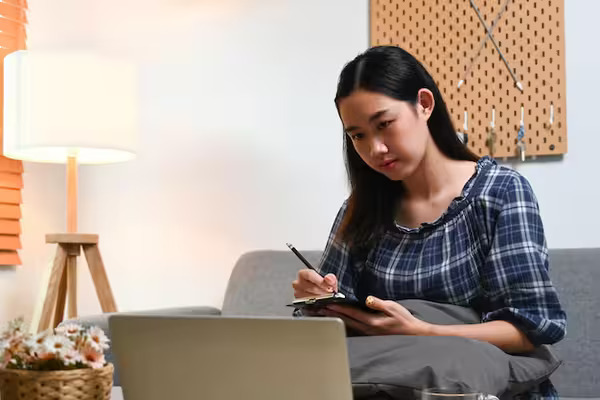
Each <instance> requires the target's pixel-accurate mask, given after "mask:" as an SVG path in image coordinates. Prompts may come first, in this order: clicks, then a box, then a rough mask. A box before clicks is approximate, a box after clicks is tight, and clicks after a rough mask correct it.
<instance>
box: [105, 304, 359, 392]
mask: <svg viewBox="0 0 600 400" xmlns="http://www.w3.org/2000/svg"><path fill="white" fill-rule="evenodd" d="M109 329H110V335H111V340H112V351H113V354H114V356H115V363H116V366H117V369H118V373H119V379H120V382H121V385H122V390H123V396H124V399H125V400H165V399H177V400H192V399H193V400H197V399H206V400H281V399H286V400H351V399H352V387H351V383H350V369H349V364H348V356H347V349H346V335H345V330H344V325H343V323H342V321H341V320H339V319H335V318H283V317H281V318H280V317H260V318H247V317H221V316H201V317H199V316H190V317H169V316H161V317H159V316H147V315H134V314H129V315H128V314H118V315H113V316H111V317H110V318H109Z"/></svg>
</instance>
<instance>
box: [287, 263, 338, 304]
mask: <svg viewBox="0 0 600 400" xmlns="http://www.w3.org/2000/svg"><path fill="white" fill-rule="evenodd" d="M292 287H293V288H294V297H295V298H302V297H311V296H322V295H326V294H330V293H335V292H337V278H336V276H335V275H334V274H327V275H325V276H324V277H322V276H321V275H319V274H318V273H317V272H315V271H313V270H310V269H301V270H300V271H298V277H297V279H296V280H295V281H294V282H292Z"/></svg>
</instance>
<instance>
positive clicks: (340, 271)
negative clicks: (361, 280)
mask: <svg viewBox="0 0 600 400" xmlns="http://www.w3.org/2000/svg"><path fill="white" fill-rule="evenodd" d="M346 207H347V201H345V202H344V204H343V205H342V207H341V208H340V210H339V211H338V213H337V216H336V217H335V221H334V223H333V227H332V228H331V232H330V233H329V238H328V240H327V245H326V246H325V250H324V252H323V256H322V258H321V262H320V263H319V265H318V267H316V269H317V270H318V272H319V273H320V274H321V275H323V276H324V275H326V274H334V275H335V276H336V277H337V279H338V292H340V293H343V294H344V295H345V296H346V297H349V298H353V299H356V295H355V293H354V288H355V279H356V271H357V269H356V266H355V265H353V264H354V260H353V257H352V255H351V252H350V249H349V248H348V245H347V244H346V243H343V242H342V241H340V240H338V239H337V238H336V235H337V233H338V230H339V228H340V225H341V223H342V220H343V219H344V215H345V213H346Z"/></svg>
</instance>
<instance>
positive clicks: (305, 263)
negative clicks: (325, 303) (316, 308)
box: [286, 243, 337, 295]
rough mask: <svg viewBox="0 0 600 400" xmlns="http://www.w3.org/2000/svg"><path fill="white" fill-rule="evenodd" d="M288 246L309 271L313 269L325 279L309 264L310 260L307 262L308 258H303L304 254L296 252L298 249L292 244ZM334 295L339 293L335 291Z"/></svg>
mask: <svg viewBox="0 0 600 400" xmlns="http://www.w3.org/2000/svg"><path fill="white" fill-rule="evenodd" d="M286 245H287V247H289V248H290V250H291V251H292V252H293V253H294V254H295V255H296V257H298V258H299V259H300V261H302V263H303V264H304V265H306V266H307V267H308V268H309V269H312V270H313V271H315V272H316V273H317V274H319V275H321V277H323V275H322V274H321V273H320V272H319V271H317V270H316V269H315V267H313V266H312V265H311V264H310V263H309V262H308V260H307V259H306V258H304V256H303V255H302V254H300V252H299V251H298V250H296V248H295V247H294V246H292V245H291V244H290V243H286ZM333 294H334V295H336V294H337V291H336V290H334V291H333Z"/></svg>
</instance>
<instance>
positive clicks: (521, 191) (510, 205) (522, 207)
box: [481, 175, 566, 345]
mask: <svg viewBox="0 0 600 400" xmlns="http://www.w3.org/2000/svg"><path fill="white" fill-rule="evenodd" d="M499 200H500V199H499ZM500 203H501V204H498V206H499V212H498V210H496V211H495V212H494V211H492V210H490V212H492V213H494V214H495V218H494V217H490V220H494V219H495V227H494V228H493V231H492V238H491V246H490V251H489V253H488V255H487V258H486V260H485V262H484V265H483V267H482V269H481V278H482V285H483V289H484V291H485V294H486V297H487V298H488V299H489V301H490V305H491V308H490V309H492V310H494V311H492V312H489V313H487V314H485V315H484V316H483V321H484V322H485V321H492V320H506V321H509V322H511V323H513V324H515V325H516V326H517V327H518V328H519V329H521V330H522V331H523V333H525V334H526V335H527V337H528V338H529V340H530V341H531V342H532V343H533V344H534V345H541V344H552V343H555V342H558V341H559V340H561V339H562V338H563V337H564V335H565V333H566V314H565V312H564V311H563V310H562V308H561V306H560V303H559V300H558V296H557V293H556V290H555V289H554V287H553V285H552V282H551V281H550V277H549V274H548V249H547V247H546V240H545V236H544V230H543V226H542V221H541V218H540V215H539V208H538V203H537V200H536V198H535V195H534V193H533V190H532V189H531V187H530V185H529V182H527V180H526V179H525V178H524V177H522V176H521V175H513V176H511V177H510V182H509V183H508V185H507V187H506V190H505V191H504V196H503V199H502V200H500ZM491 208H492V207H490V209H491Z"/></svg>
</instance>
